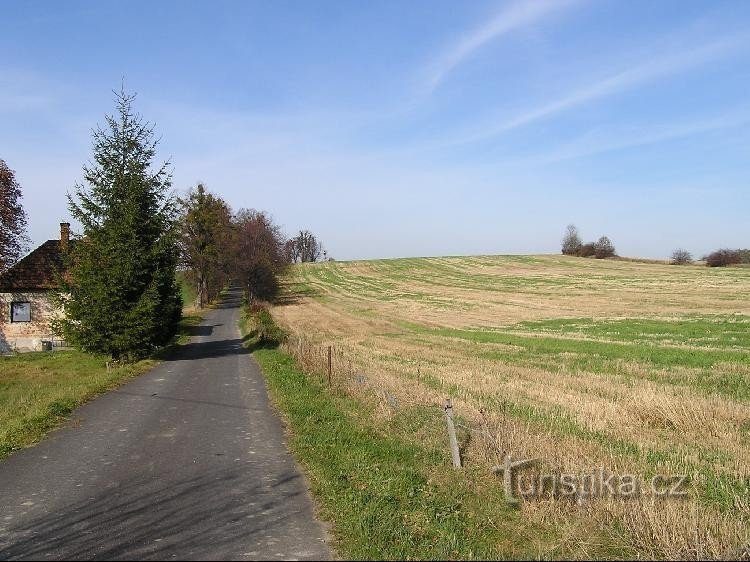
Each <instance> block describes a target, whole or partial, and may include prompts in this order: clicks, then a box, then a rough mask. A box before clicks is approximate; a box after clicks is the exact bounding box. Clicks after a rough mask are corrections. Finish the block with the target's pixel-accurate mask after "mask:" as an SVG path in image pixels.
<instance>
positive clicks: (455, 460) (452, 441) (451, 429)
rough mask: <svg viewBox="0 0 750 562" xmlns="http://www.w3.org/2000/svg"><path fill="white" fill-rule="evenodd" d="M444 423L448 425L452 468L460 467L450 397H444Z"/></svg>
mask: <svg viewBox="0 0 750 562" xmlns="http://www.w3.org/2000/svg"><path fill="white" fill-rule="evenodd" d="M445 423H446V425H447V426H448V443H449V444H450V448H451V458H452V460H453V468H461V455H460V454H459V451H458V440H457V439H456V427H455V426H454V425H453V405H452V404H451V399H450V398H446V399H445Z"/></svg>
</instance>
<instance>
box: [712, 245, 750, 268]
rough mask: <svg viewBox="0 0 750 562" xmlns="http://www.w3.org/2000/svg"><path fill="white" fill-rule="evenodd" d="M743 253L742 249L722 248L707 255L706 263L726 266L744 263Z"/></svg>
mask: <svg viewBox="0 0 750 562" xmlns="http://www.w3.org/2000/svg"><path fill="white" fill-rule="evenodd" d="M743 253H744V252H743V251H742V250H730V249H728V248H722V249H720V250H716V251H715V252H712V253H710V254H708V255H707V256H706V265H707V266H708V267H726V266H728V265H734V264H738V263H742V257H743Z"/></svg>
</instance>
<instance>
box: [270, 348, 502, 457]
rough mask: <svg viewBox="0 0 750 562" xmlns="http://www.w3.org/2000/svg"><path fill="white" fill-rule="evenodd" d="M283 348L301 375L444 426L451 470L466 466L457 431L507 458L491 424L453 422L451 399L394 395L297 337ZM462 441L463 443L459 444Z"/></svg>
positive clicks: (341, 356) (344, 360)
mask: <svg viewBox="0 0 750 562" xmlns="http://www.w3.org/2000/svg"><path fill="white" fill-rule="evenodd" d="M284 347H285V349H286V351H287V352H289V353H290V354H291V355H292V356H293V357H294V358H295V360H296V361H297V363H298V364H299V365H300V366H301V367H302V369H303V371H304V372H305V373H306V374H308V375H310V376H316V377H318V378H319V379H320V380H321V381H322V382H323V383H324V384H327V385H328V386H329V387H333V388H337V389H339V390H344V391H347V392H349V393H352V394H359V393H368V394H369V395H370V396H371V397H373V398H375V399H376V400H377V401H379V403H380V404H381V405H382V406H383V407H385V408H388V409H390V410H393V411H399V410H402V409H404V408H419V409H421V410H422V411H425V412H429V413H431V414H432V415H433V416H434V419H435V420H437V419H439V418H442V420H443V421H444V423H445V430H444V431H445V434H444V435H443V436H442V439H443V440H444V441H445V442H447V444H448V450H449V452H450V454H451V460H452V463H453V466H454V467H455V468H457V469H460V468H462V467H463V466H464V464H465V455H464V452H465V451H462V450H461V447H460V445H459V439H458V435H457V433H456V430H457V429H458V430H461V431H463V432H466V434H468V435H472V436H475V437H479V438H480V439H481V442H482V444H483V448H484V450H485V452H486V453H489V455H490V457H491V458H493V459H494V460H496V461H500V462H501V460H502V459H503V458H505V457H506V456H507V448H505V447H503V446H502V444H501V443H500V440H499V438H498V434H497V432H496V431H492V430H491V429H490V423H489V422H488V420H486V419H484V420H483V424H482V425H481V426H476V425H471V424H469V423H466V422H465V421H464V419H463V418H459V419H456V412H455V410H454V404H453V400H452V399H451V397H444V398H442V399H430V400H428V399H424V398H418V397H415V396H411V395H409V394H408V393H405V392H403V391H401V392H398V393H396V392H395V391H394V390H393V389H392V388H390V387H388V386H387V385H386V384H384V383H383V381H382V380H381V378H380V377H375V376H372V375H369V374H365V373H364V372H362V370H361V369H358V368H356V367H355V364H356V362H355V361H353V360H352V358H351V357H349V356H347V353H346V352H345V351H344V350H343V349H341V348H337V347H336V346H334V345H332V344H331V345H321V344H319V343H315V342H312V341H311V340H309V339H307V338H305V337H304V336H301V335H299V334H291V335H289V336H288V338H287V340H286V342H285V344H284ZM421 376H422V373H421V367H417V377H418V378H420V377H421ZM462 441H465V440H462Z"/></svg>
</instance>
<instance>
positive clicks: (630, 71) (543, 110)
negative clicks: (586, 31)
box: [453, 34, 750, 144]
mask: <svg viewBox="0 0 750 562" xmlns="http://www.w3.org/2000/svg"><path fill="white" fill-rule="evenodd" d="M749 39H750V36H748V35H747V34H742V35H736V36H732V37H728V38H724V39H720V40H718V41H714V42H711V43H708V44H705V45H702V46H700V47H696V48H693V49H689V50H681V51H680V52H677V53H669V54H666V55H662V56H660V57H657V58H655V59H653V60H650V61H648V62H645V63H641V64H638V65H635V66H633V67H630V68H627V69H625V70H622V71H620V72H617V73H615V74H612V75H610V76H606V77H604V78H602V79H599V80H597V81H594V82H591V83H589V84H587V85H585V86H583V87H581V88H578V89H576V90H573V91H572V92H570V93H568V94H565V95H564V96H562V97H560V98H558V99H556V100H553V101H550V102H548V103H546V104H544V105H541V106H540V107H537V108H535V109H531V110H529V111H526V112H524V113H521V114H520V115H518V116H516V117H513V118H511V119H508V120H505V121H503V122H501V123H500V124H498V125H495V126H492V127H489V128H487V127H482V128H480V129H478V130H475V131H473V132H470V133H468V134H465V135H463V136H462V137H460V138H459V139H455V140H454V141H453V143H455V144H463V143H469V142H476V141H481V140H485V139H488V138H491V137H494V136H497V135H499V134H502V133H504V132H507V131H510V130H512V129H516V128H518V127H522V126H524V125H527V124H529V123H532V122H534V121H538V120H540V119H544V118H546V117H550V116H552V115H555V114H557V113H561V112H563V111H565V110H568V109H571V108H573V107H576V106H580V105H583V104H585V103H587V102H592V101H594V100H597V99H601V98H605V97H608V96H611V95H614V94H617V93H620V92H623V91H626V90H628V89H631V88H633V87H635V86H638V85H641V84H644V83H647V82H651V81H654V80H657V79H660V78H664V77H666V76H669V75H673V74H678V73H680V72H683V71H686V70H689V69H690V68H693V67H696V66H699V65H701V64H705V63H707V62H710V61H713V60H716V59H719V58H721V57H723V56H727V55H729V54H732V53H735V52H737V51H739V50H740V49H742V48H747V47H748V42H749V41H748V40H749ZM485 121H486V120H485Z"/></svg>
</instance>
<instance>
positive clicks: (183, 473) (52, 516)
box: [0, 291, 330, 560]
mask: <svg viewBox="0 0 750 562" xmlns="http://www.w3.org/2000/svg"><path fill="white" fill-rule="evenodd" d="M238 316H239V293H238V292H236V291H233V292H230V294H229V296H228V297H227V299H226V300H225V301H224V302H223V303H222V304H221V305H220V307H219V308H217V309H215V310H212V311H210V312H209V313H208V314H207V316H206V318H205V320H204V321H203V323H202V325H201V327H199V328H198V329H197V332H198V334H197V335H196V336H194V337H193V338H192V339H191V341H190V343H189V344H187V345H186V346H184V347H183V348H182V349H181V350H179V352H177V353H176V354H175V355H174V357H173V358H172V359H170V360H167V361H165V362H164V363H162V364H161V365H159V366H158V367H156V368H155V369H153V370H152V371H150V372H148V373H147V374H145V375H143V376H141V377H139V378H137V379H135V380H134V381H132V382H130V383H128V384H126V385H124V386H122V387H120V388H119V389H118V390H115V391H113V392H110V393H108V394H105V395H103V396H101V397H99V398H97V399H95V400H93V401H92V402H90V403H88V404H86V405H85V406H83V407H81V408H79V409H78V410H76V411H75V412H74V413H73V414H72V418H71V421H70V422H69V423H67V424H66V425H65V427H64V428H62V429H60V430H58V431H55V432H53V433H52V434H51V435H50V436H49V438H47V439H46V440H45V441H43V442H42V443H40V444H39V445H37V446H36V447H33V448H30V449H26V450H23V451H19V452H17V453H15V454H14V455H12V456H11V457H9V458H8V459H6V460H5V461H3V462H0V559H3V560H6V559H35V560H39V559H65V560H71V559H176V560H189V559H204V560H205V559H212V560H237V559H240V560H243V559H290V558H292V559H316V560H318V559H328V558H330V553H329V551H328V548H327V546H326V543H325V542H324V536H325V534H324V530H323V527H322V526H321V524H320V523H318V522H317V521H316V519H315V518H314V516H313V507H312V504H311V502H310V499H309V497H308V495H307V488H306V485H305V480H304V478H303V476H302V475H301V473H300V472H299V470H298V468H297V466H296V465H295V462H294V460H293V458H292V457H291V456H290V454H289V453H288V451H287V449H286V447H285V444H284V433H283V429H282V425H281V422H280V420H279V418H278V416H277V415H276V414H275V412H274V411H273V410H272V408H271V407H270V405H269V402H268V398H267V396H266V389H265V384H264V380H263V376H262V374H261V372H260V369H259V368H258V366H257V365H256V363H255V361H254V360H253V359H252V358H251V356H250V355H249V354H248V353H247V351H246V349H245V348H244V347H243V346H242V341H241V339H240V334H239V330H238V328H237V319H238Z"/></svg>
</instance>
